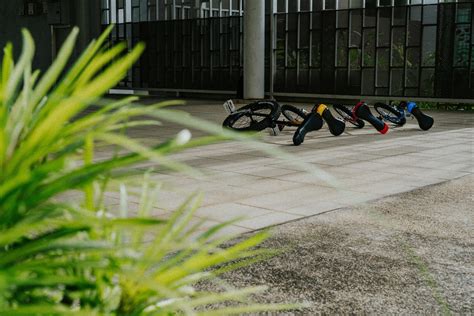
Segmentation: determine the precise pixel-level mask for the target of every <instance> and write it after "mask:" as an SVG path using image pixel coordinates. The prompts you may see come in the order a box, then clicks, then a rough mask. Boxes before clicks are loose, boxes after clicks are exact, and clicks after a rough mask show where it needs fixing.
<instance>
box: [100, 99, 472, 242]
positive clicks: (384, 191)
mask: <svg viewBox="0 0 474 316" xmlns="http://www.w3.org/2000/svg"><path fill="white" fill-rule="evenodd" d="M209 103H211V102H209ZM209 103H208V104H203V103H202V102H201V103H198V104H192V105H187V106H184V107H177V108H179V109H183V110H185V111H187V112H190V113H192V114H193V115H196V116H198V117H201V118H205V119H208V120H210V121H213V122H216V123H218V124H221V122H222V121H223V119H224V118H225V113H224V111H223V109H222V107H221V106H220V104H218V103H214V104H209ZM429 114H430V115H432V116H433V117H434V118H435V121H436V123H435V127H434V128H433V129H432V130H431V131H429V132H423V131H421V130H419V128H418V126H417V125H416V124H415V123H416V122H415V121H409V123H408V124H407V125H406V126H404V127H402V128H396V129H392V130H391V131H390V133H389V134H387V135H380V134H378V133H377V132H376V131H375V130H374V129H372V128H370V127H365V128H364V129H362V130H358V129H355V128H350V127H349V128H347V131H346V133H345V134H343V135H341V136H339V137H333V136H331V135H330V134H329V131H327V129H326V128H323V130H321V131H318V132H314V133H311V134H309V135H308V136H307V139H306V141H305V143H304V144H303V145H302V146H300V147H294V146H292V143H291V139H292V135H293V131H294V130H287V131H283V133H282V134H281V135H279V136H276V137H275V136H269V135H266V136H264V141H265V142H266V143H268V144H272V146H273V147H274V148H278V149H281V150H284V151H286V152H288V153H290V154H293V155H294V156H295V157H297V161H301V162H304V163H307V164H309V165H311V166H313V167H316V168H318V169H320V170H323V171H324V172H325V173H327V174H329V175H330V176H332V177H333V179H335V180H336V181H337V183H338V185H339V187H337V188H335V187H333V186H332V185H331V184H330V183H327V182H325V181H322V180H321V179H320V178H319V177H318V176H317V175H315V174H311V173H309V172H307V171H303V170H301V168H300V167H298V166H296V165H295V164H294V163H293V164H292V163H289V162H288V161H283V160H281V159H279V158H278V157H273V156H271V155H268V154H265V153H262V152H259V151H256V150H254V149H251V148H248V147H247V146H245V145H243V144H241V143H237V142H224V143H219V144H213V145H208V146H205V147H200V148H194V149H190V150H187V151H186V152H183V153H179V154H176V155H174V157H175V158H176V159H178V160H179V161H181V162H185V163H187V164H189V165H190V166H193V167H196V168H199V169H200V170H201V171H202V172H203V173H204V174H205V175H206V177H205V178H200V179H195V178H191V177H185V176H181V175H176V174H170V173H154V174H153V178H154V179H156V180H159V181H163V182H164V187H163V189H162V190H161V191H160V193H159V196H158V197H157V208H156V214H157V215H160V216H161V215H164V216H166V214H168V213H169V212H171V211H172V210H173V209H175V208H176V207H178V206H179V205H180V204H181V203H182V202H183V201H184V200H185V198H186V197H187V196H189V195H190V194H191V193H193V192H195V191H198V190H200V191H202V192H203V193H204V200H203V203H202V207H201V208H200V209H199V210H198V211H197V213H196V216H197V217H198V218H197V220H199V219H202V218H206V219H208V223H207V225H214V224H217V223H221V222H226V221H229V220H231V219H235V218H242V220H241V221H239V222H237V223H236V224H234V225H232V226H230V227H229V228H228V230H227V232H228V233H244V232H248V231H252V230H256V229H261V228H264V227H268V226H272V225H277V224H281V223H285V222H289V221H295V220H298V219H301V218H305V217H309V216H313V215H317V214H321V213H324V212H327V211H331V210H334V209H338V208H342V207H347V206H350V205H354V204H358V203H362V202H367V201H371V200H376V199H379V198H382V197H385V196H389V195H393V194H397V193H401V192H406V191H412V190H414V189H416V188H420V187H424V186H427V185H430V184H435V183H440V182H444V181H446V180H451V179H456V178H460V177H463V176H466V175H469V174H472V173H474V160H473V143H474V128H473V127H474V125H473V115H472V114H471V113H453V112H429ZM177 131H179V127H178V128H177V127H174V126H172V125H170V124H165V125H163V126H161V127H158V128H156V127H153V128H150V127H148V128H143V129H135V130H133V131H132V132H131V133H132V136H134V137H137V138H140V139H143V140H144V141H145V142H147V143H149V144H151V143H154V142H158V141H159V140H160V139H163V138H164V137H166V136H170V135H173V134H175V133H176V132H177ZM193 134H194V135H199V134H201V133H199V132H193ZM150 166H152V164H150V163H147V164H142V165H140V166H138V167H137V168H143V169H145V168H148V167H150ZM109 200H110V201H109V202H110V203H111V204H118V203H119V200H118V197H117V195H116V194H110V195H109ZM133 201H134V202H138V198H137V199H136V200H133ZM132 204H133V203H132ZM135 206H136V205H131V207H132V209H133V208H134V207H135Z"/></svg>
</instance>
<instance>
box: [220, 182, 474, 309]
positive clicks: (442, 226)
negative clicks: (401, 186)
mask: <svg viewBox="0 0 474 316" xmlns="http://www.w3.org/2000/svg"><path fill="white" fill-rule="evenodd" d="M473 195H474V177H473V176H467V177H464V178H461V179H457V180H454V181H450V182H446V183H443V184H440V185H434V186H430V187H425V188H423V189H419V190H415V191H412V192H410V193H405V194H401V195H396V196H391V197H387V198H384V199H381V200H379V201H376V202H371V203H366V204H362V205H357V206H355V207H352V208H345V209H339V210H336V211H333V212H330V213H326V214H323V215H320V216H315V217H312V218H308V219H305V220H301V221H298V222H294V223H290V224H285V225H282V226H279V227H276V228H274V229H273V232H274V234H273V237H272V238H271V239H270V240H268V241H267V242H266V243H265V245H264V246H265V247H269V248H278V249H280V248H285V249H287V250H286V251H285V252H284V253H283V254H281V255H279V256H277V257H274V258H272V259H270V260H268V261H266V262H263V263H258V264H254V265H252V266H251V267H247V268H244V269H241V270H238V271H235V272H232V273H228V274H226V275H225V276H224V277H223V279H224V280H226V281H228V282H229V283H230V284H232V285H234V286H236V287H242V286H254V285H267V286H268V287H269V290H268V291H267V292H265V293H263V294H260V295H258V296H256V297H255V299H256V301H258V302H260V303H269V302H307V303H309V305H310V307H309V308H307V309H304V310H301V311H295V312H294V314H305V315H313V314H348V313H356V314H382V313H383V314H387V313H388V314H391V313H392V314H449V313H453V314H466V315H470V314H471V315H472V314H473V313H474V265H473V263H474V247H473V246H474V221H473V205H474V203H473V202H474V201H473ZM292 314H293V313H292Z"/></svg>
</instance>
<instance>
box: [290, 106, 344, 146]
mask: <svg viewBox="0 0 474 316" xmlns="http://www.w3.org/2000/svg"><path fill="white" fill-rule="evenodd" d="M324 122H326V124H327V125H328V127H329V131H330V132H331V134H333V135H334V136H339V135H341V134H342V133H344V130H345V129H346V123H344V121H343V120H339V119H337V118H335V117H334V116H333V115H332V113H331V111H330V110H329V108H328V107H327V106H326V105H325V104H322V103H321V104H316V105H315V106H314V107H313V109H312V110H311V112H310V113H309V114H308V115H307V116H306V118H305V120H304V122H303V123H302V124H301V125H300V126H298V129H297V130H296V132H295V134H294V135H293V144H294V145H295V146H299V145H301V144H302V143H303V142H304V138H305V136H306V134H307V133H309V132H312V131H317V130H320V129H321V128H322V127H323V123H324Z"/></svg>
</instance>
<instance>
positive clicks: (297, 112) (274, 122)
mask: <svg viewBox="0 0 474 316" xmlns="http://www.w3.org/2000/svg"><path fill="white" fill-rule="evenodd" d="M223 106H224V109H225V110H226V111H227V112H228V113H229V116H228V117H227V118H226V119H225V120H224V123H223V124H222V125H223V126H224V127H226V128H231V129H233V130H237V131H254V132H258V131H262V130H264V129H267V128H270V129H272V130H273V134H274V135H276V134H277V133H278V132H279V131H281V130H283V129H284V128H285V127H286V126H293V127H297V126H299V125H301V123H303V121H304V119H305V117H306V115H307V111H305V110H304V109H299V108H297V107H295V106H292V105H289V104H284V105H281V106H280V104H278V102H276V101H273V100H263V101H256V102H253V103H250V104H247V105H245V106H243V107H241V108H239V109H236V108H235V105H234V103H233V102H232V100H228V101H226V102H225V103H224V105H223Z"/></svg>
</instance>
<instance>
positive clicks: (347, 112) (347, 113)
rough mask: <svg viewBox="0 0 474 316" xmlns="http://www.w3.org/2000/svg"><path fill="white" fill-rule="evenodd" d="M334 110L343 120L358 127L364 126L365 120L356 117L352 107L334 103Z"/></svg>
mask: <svg viewBox="0 0 474 316" xmlns="http://www.w3.org/2000/svg"><path fill="white" fill-rule="evenodd" d="M333 108H334V111H336V112H337V114H339V116H340V117H341V119H342V120H344V121H345V122H348V123H350V124H352V125H354V126H355V127H357V128H364V126H365V123H364V121H363V120H361V119H359V118H354V116H353V114H352V109H349V108H348V107H347V106H345V105H342V104H334V105H333Z"/></svg>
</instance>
